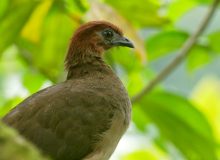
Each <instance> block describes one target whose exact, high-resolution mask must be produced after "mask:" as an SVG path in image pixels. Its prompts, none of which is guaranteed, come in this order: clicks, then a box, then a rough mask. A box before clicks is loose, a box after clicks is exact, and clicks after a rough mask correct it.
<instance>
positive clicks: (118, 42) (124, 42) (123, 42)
mask: <svg viewBox="0 0 220 160" xmlns="http://www.w3.org/2000/svg"><path fill="white" fill-rule="evenodd" d="M112 44H113V45H114V46H125V47H129V48H134V45H133V43H132V42H131V41H130V40H129V39H127V38H126V37H123V36H120V35H118V36H115V38H114V39H113V41H112Z"/></svg>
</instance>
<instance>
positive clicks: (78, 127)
mask: <svg viewBox="0 0 220 160" xmlns="http://www.w3.org/2000/svg"><path fill="white" fill-rule="evenodd" d="M112 107H113V106H111V104H110V103H109V102H108V100H107V98H106V97H105V95H102V94H101V93H100V94H99V93H98V92H96V91H94V90H92V89H85V88H75V89H74V87H71V86H69V85H68V84H67V83H61V84H58V85H56V86H52V87H49V88H47V89H44V90H42V91H40V92H38V93H36V94H34V95H32V96H30V97H29V98H27V99H26V100H24V101H23V102H22V103H20V104H19V105H18V106H16V107H15V108H14V109H13V110H12V111H11V112H10V113H9V114H8V115H6V116H5V117H4V119H3V121H4V122H6V123H7V124H9V125H10V126H12V127H14V128H16V129H17V130H18V131H19V132H20V133H21V135H23V136H25V137H26V138H27V139H29V140H30V141H32V142H33V143H34V144H35V145H36V146H38V147H39V148H41V149H42V150H43V151H44V152H45V153H47V154H50V155H53V156H52V157H53V158H55V159H56V160H61V159H62V160H65V159H68V160H69V159H71V160H79V159H82V158H83V157H84V156H86V155H87V154H89V153H90V152H92V148H93V147H92V146H93V145H94V144H95V143H96V142H97V141H98V140H99V137H100V135H101V134H102V133H103V132H105V131H106V130H107V129H108V128H109V127H110V122H111V119H112V117H113V113H114V112H113V108H112ZM94 135H95V136H94Z"/></svg>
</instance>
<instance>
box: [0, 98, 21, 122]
mask: <svg viewBox="0 0 220 160" xmlns="http://www.w3.org/2000/svg"><path fill="white" fill-rule="evenodd" d="M21 100H22V98H21V97H13V98H11V99H7V100H5V103H4V104H3V105H2V106H0V118H1V117H3V116H4V115H5V114H6V113H8V112H9V111H10V110H11V109H12V108H13V107H15V106H16V105H17V104H18V103H19V102H21Z"/></svg>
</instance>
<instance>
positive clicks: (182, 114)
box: [140, 92, 217, 160]
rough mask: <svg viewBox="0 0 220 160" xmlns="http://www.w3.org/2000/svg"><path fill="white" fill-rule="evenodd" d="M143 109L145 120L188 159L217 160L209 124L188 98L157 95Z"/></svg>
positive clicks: (150, 98)
mask: <svg viewBox="0 0 220 160" xmlns="http://www.w3.org/2000/svg"><path fill="white" fill-rule="evenodd" d="M140 105H142V107H141V109H142V110H143V111H144V112H145V114H146V116H148V117H149V118H150V119H151V120H152V121H153V122H154V123H155V124H156V125H157V126H158V128H159V129H160V133H161V135H162V136H163V137H164V138H166V139H167V140H168V141H170V142H172V143H173V144H174V145H175V146H176V147H177V148H178V149H179V150H180V151H181V152H182V153H184V155H185V156H186V157H187V158H188V159H193V160H203V159H204V160H207V159H209V160H216V159H217V158H216V153H215V149H216V148H215V147H216V146H215V144H214V138H213V134H212V130H211V127H210V125H209V123H208V122H207V120H206V118H205V117H204V115H202V114H201V113H200V112H199V111H198V110H197V109H196V108H195V107H194V106H193V105H192V104H191V103H189V102H188V101H187V100H186V99H185V98H183V97H180V96H177V95H174V94H171V93H165V92H156V93H152V94H150V95H148V96H147V97H145V98H144V99H143V100H142V101H141V102H140Z"/></svg>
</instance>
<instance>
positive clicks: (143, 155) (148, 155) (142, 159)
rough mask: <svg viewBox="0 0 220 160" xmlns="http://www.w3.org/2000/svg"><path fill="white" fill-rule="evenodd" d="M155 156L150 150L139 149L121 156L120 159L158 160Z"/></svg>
mask: <svg viewBox="0 0 220 160" xmlns="http://www.w3.org/2000/svg"><path fill="white" fill-rule="evenodd" d="M157 157H158V156H156V155H154V154H153V153H152V152H151V151H148V150H139V151H135V152H133V153H130V154H128V155H126V156H124V157H122V159H121V160H148V159H149V160H158V158H157Z"/></svg>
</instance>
